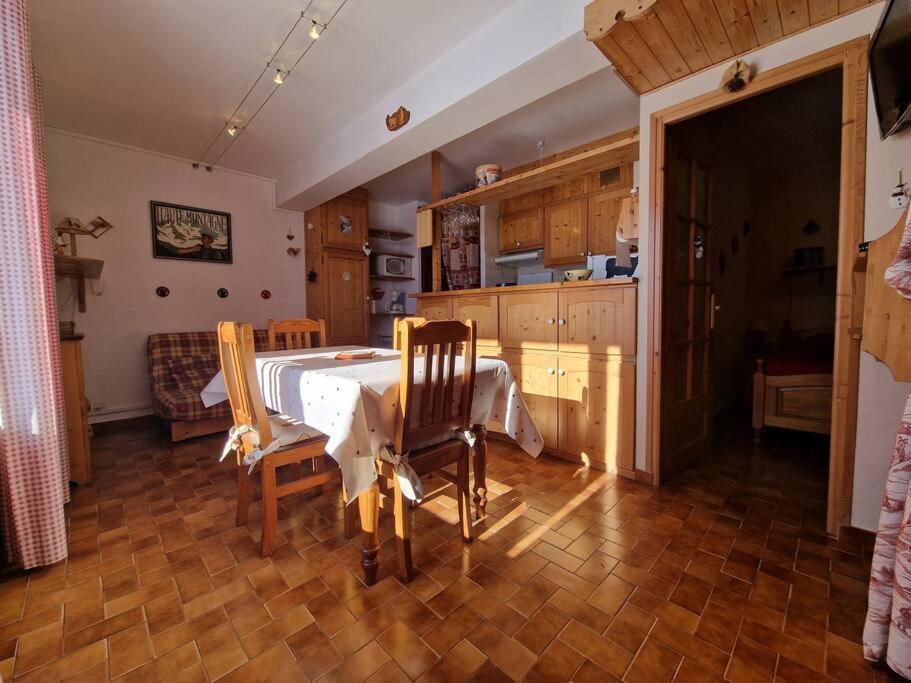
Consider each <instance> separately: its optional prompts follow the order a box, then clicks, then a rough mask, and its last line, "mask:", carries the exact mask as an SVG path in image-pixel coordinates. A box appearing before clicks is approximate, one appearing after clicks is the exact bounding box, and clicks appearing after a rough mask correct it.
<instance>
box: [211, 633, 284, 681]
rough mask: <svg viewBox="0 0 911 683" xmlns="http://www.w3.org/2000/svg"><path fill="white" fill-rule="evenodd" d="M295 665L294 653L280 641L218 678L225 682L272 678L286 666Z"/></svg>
mask: <svg viewBox="0 0 911 683" xmlns="http://www.w3.org/2000/svg"><path fill="white" fill-rule="evenodd" d="M294 665H295V659H294V655H292V654H291V650H289V649H288V646H287V645H285V643H283V642H280V643H277V644H276V645H274V646H273V647H271V648H270V649H268V650H266V651H265V652H263V653H262V654H261V655H258V656H257V657H254V658H253V659H251V660H249V661H248V662H246V663H245V664H241V665H240V666H239V667H237V668H236V669H234V670H233V671H231V672H230V673H228V674H227V675H226V676H224V677H222V678H220V679H219V680H221V681H225V683H248V681H262V680H267V679H270V680H271V679H272V678H273V677H275V676H276V674H279V673H280V672H281V671H282V670H284V669H286V668H291V667H293V666H294Z"/></svg>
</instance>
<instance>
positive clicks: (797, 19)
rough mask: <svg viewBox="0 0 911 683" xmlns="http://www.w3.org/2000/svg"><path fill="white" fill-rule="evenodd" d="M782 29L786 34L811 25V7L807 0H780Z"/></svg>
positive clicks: (779, 12)
mask: <svg viewBox="0 0 911 683" xmlns="http://www.w3.org/2000/svg"><path fill="white" fill-rule="evenodd" d="M778 14H779V16H780V17H781V29H782V31H784V34H785V35H791V34H792V33H797V32H798V31H803V30H804V29H806V28H809V26H810V9H809V5H808V4H807V0H778Z"/></svg>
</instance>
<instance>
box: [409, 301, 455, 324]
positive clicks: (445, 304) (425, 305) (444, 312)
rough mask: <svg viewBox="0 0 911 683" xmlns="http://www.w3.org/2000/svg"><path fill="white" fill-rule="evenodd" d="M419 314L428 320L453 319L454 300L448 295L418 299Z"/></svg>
mask: <svg viewBox="0 0 911 683" xmlns="http://www.w3.org/2000/svg"><path fill="white" fill-rule="evenodd" d="M417 311H418V316H419V317H421V318H427V320H452V300H451V299H449V298H446V297H440V298H434V299H419V300H418V307H417Z"/></svg>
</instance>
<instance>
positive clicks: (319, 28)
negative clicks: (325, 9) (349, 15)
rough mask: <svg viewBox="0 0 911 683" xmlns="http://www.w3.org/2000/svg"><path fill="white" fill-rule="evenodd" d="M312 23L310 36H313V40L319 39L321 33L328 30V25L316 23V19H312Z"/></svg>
mask: <svg viewBox="0 0 911 683" xmlns="http://www.w3.org/2000/svg"><path fill="white" fill-rule="evenodd" d="M310 23H311V26H310V37H311V38H313V40H318V39H319V37H320V34H321V33H322V32H323V31H325V30H326V27H325V26H323V25H322V24H318V23H316V19H311V20H310Z"/></svg>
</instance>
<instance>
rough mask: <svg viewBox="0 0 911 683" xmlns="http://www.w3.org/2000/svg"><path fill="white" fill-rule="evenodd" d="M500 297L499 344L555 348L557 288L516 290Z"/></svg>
mask: <svg viewBox="0 0 911 683" xmlns="http://www.w3.org/2000/svg"><path fill="white" fill-rule="evenodd" d="M499 299H500V346H503V347H504V348H510V347H511V348H517V349H524V348H533V349H548V350H556V348H557V293H556V292H553V291H551V292H516V293H515V294H501V295H500V296H499Z"/></svg>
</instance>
